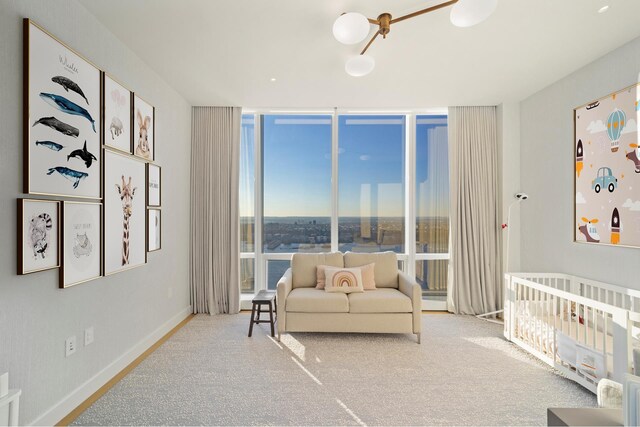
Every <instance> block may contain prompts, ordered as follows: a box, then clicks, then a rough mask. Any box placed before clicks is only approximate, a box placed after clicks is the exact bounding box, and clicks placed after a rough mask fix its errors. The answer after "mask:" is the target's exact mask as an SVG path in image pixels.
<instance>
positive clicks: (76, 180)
mask: <svg viewBox="0 0 640 427" xmlns="http://www.w3.org/2000/svg"><path fill="white" fill-rule="evenodd" d="M54 172H58V173H59V174H60V175H62V176H63V177H64V178H66V179H68V180H69V181H72V182H73V188H78V184H80V180H82V179H85V178H86V177H88V176H89V174H88V173H84V172H80V171H76V170H73V169H69V168H67V167H64V166H56V167H55V168H50V169H49V172H47V175H51V174H52V173H54Z"/></svg>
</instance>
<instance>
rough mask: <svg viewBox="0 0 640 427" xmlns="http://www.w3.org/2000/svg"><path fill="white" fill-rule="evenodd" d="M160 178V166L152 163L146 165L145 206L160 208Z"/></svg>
mask: <svg viewBox="0 0 640 427" xmlns="http://www.w3.org/2000/svg"><path fill="white" fill-rule="evenodd" d="M161 177H162V170H161V168H160V166H158V165H155V164H153V163H147V186H148V187H149V188H148V189H147V198H148V200H147V206H152V207H159V206H161V194H162V192H161V187H160V185H161V182H160V181H161Z"/></svg>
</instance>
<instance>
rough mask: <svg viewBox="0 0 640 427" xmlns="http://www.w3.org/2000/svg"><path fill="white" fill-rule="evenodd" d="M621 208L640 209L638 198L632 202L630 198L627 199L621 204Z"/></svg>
mask: <svg viewBox="0 0 640 427" xmlns="http://www.w3.org/2000/svg"><path fill="white" fill-rule="evenodd" d="M622 207H623V208H628V209H629V210H630V211H640V200H636V201H635V202H632V201H631V199H627V201H626V202H624V203H623V205H622Z"/></svg>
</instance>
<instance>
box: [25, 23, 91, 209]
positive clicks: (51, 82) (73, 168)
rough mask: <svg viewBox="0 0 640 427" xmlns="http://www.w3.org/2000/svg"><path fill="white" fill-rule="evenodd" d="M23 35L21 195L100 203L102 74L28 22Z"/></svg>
mask: <svg viewBox="0 0 640 427" xmlns="http://www.w3.org/2000/svg"><path fill="white" fill-rule="evenodd" d="M23 32H24V45H23V62H24V67H23V68H24V78H23V82H24V85H23V145H24V156H23V159H24V160H23V162H24V167H23V173H24V176H23V186H24V192H25V193H27V194H38V195H49V196H57V197H60V196H64V197H74V198H79V199H101V198H102V193H101V190H102V184H101V177H102V158H101V154H102V153H101V147H102V142H101V123H102V118H101V116H102V115H101V105H102V100H101V98H102V96H101V94H102V78H101V71H100V69H99V68H98V67H96V66H95V65H94V64H92V63H91V62H90V61H88V60H87V59H86V58H84V57H83V56H82V55H80V54H79V53H78V52H76V51H75V50H73V49H72V48H70V47H69V46H67V45H66V44H64V43H63V42H61V41H60V40H59V39H57V38H56V37H55V36H53V35H52V34H50V33H49V32H47V31H46V30H45V29H44V28H42V27H40V26H39V25H37V24H36V23H34V22H33V21H31V20H29V19H26V18H25V19H24V20H23Z"/></svg>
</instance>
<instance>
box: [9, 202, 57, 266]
mask: <svg viewBox="0 0 640 427" xmlns="http://www.w3.org/2000/svg"><path fill="white" fill-rule="evenodd" d="M18 221H19V222H18V274H20V275H22V274H28V273H35V272H36V271H44V270H49V269H52V268H58V267H59V266H60V202H57V201H55V200H37V199H18Z"/></svg>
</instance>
